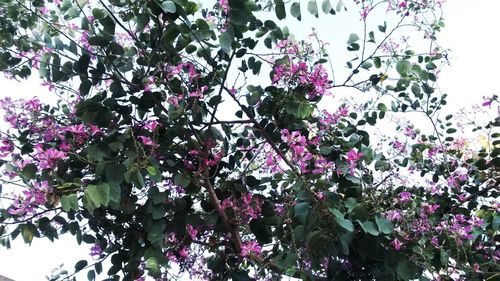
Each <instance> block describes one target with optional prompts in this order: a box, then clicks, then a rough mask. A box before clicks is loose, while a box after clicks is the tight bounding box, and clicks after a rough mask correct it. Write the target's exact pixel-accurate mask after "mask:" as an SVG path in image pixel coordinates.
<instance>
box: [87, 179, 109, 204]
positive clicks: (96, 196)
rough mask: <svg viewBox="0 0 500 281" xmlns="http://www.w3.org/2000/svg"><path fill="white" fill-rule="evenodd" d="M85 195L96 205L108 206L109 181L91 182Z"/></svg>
mask: <svg viewBox="0 0 500 281" xmlns="http://www.w3.org/2000/svg"><path fill="white" fill-rule="evenodd" d="M85 197H86V198H87V199H88V200H90V201H91V202H92V203H93V204H94V205H95V206H96V207H99V206H101V205H104V206H107V205H108V203H109V185H108V184H107V183H100V184H99V185H93V184H91V185H89V186H87V189H86V190H85Z"/></svg>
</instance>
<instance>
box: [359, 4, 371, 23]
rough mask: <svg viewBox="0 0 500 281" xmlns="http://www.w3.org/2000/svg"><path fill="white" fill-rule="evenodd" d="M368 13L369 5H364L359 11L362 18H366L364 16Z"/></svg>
mask: <svg viewBox="0 0 500 281" xmlns="http://www.w3.org/2000/svg"><path fill="white" fill-rule="evenodd" d="M369 13H370V7H369V6H366V7H364V8H363V10H362V11H361V13H360V14H361V18H362V19H363V20H366V17H367V16H368V14H369Z"/></svg>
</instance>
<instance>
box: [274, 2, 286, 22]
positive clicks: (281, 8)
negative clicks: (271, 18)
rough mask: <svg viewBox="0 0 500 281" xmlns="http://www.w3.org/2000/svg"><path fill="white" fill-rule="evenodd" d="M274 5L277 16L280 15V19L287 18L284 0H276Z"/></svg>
mask: <svg viewBox="0 0 500 281" xmlns="http://www.w3.org/2000/svg"><path fill="white" fill-rule="evenodd" d="M274 5H275V8H274V9H275V12H276V17H278V19H279V20H282V19H284V18H286V10H285V3H284V2H283V0H274Z"/></svg>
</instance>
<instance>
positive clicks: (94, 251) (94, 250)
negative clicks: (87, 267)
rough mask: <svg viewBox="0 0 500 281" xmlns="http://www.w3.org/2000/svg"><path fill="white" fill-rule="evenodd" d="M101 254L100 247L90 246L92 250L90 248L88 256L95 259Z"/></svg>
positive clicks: (97, 245) (96, 245)
mask: <svg viewBox="0 0 500 281" xmlns="http://www.w3.org/2000/svg"><path fill="white" fill-rule="evenodd" d="M101 254H102V248H101V245H99V244H94V246H92V248H90V255H91V256H92V257H93V258H95V257H99V256H100V255H101Z"/></svg>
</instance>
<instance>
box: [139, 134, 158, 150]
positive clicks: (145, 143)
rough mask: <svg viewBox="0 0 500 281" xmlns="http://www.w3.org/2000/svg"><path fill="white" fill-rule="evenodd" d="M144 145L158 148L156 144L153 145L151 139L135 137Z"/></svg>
mask: <svg viewBox="0 0 500 281" xmlns="http://www.w3.org/2000/svg"><path fill="white" fill-rule="evenodd" d="M137 138H138V139H139V140H140V141H141V142H142V143H143V144H144V145H147V146H151V147H154V148H156V147H159V145H158V144H157V143H155V142H154V141H153V140H151V138H149V137H145V136H138V137H137Z"/></svg>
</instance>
